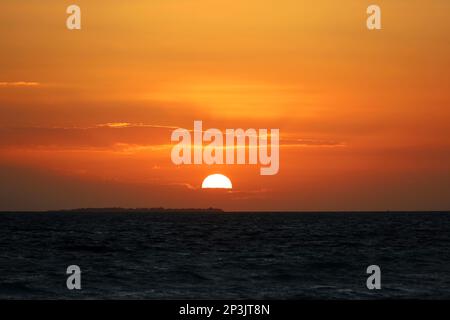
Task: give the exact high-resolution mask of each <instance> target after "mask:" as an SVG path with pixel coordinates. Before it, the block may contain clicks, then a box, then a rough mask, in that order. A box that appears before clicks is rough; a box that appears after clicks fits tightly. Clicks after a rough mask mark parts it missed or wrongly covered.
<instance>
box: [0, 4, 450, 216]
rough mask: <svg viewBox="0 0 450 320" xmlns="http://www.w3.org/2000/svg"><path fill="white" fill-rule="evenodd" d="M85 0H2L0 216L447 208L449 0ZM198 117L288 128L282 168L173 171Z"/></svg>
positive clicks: (222, 124)
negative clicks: (216, 180)
mask: <svg viewBox="0 0 450 320" xmlns="http://www.w3.org/2000/svg"><path fill="white" fill-rule="evenodd" d="M74 3H76V4H77V5H79V6H80V7H81V12H82V29H81V30H79V31H69V30H67V29H66V26H65V21H66V18H67V16H68V15H67V14H66V13H65V11H66V8H67V6H68V5H70V4H72V2H67V3H66V2H58V3H56V2H55V1H50V0H40V1H37V0H29V1H13V0H3V1H2V2H1V4H0V48H1V50H0V210H47V209H64V208H78V207H111V206H122V207H159V206H163V207H175V208H179V207H210V206H213V207H219V208H223V209H226V210H450V91H449V90H450V40H449V39H450V38H449V35H450V20H449V19H448V12H450V2H449V1H447V0H431V1H424V0H421V1H417V0H409V1H406V0H396V1H376V3H377V4H378V5H380V7H381V9H382V28H383V29H382V30H380V31H369V30H368V29H367V28H366V18H367V15H366V8H367V6H368V5H370V4H372V2H369V1H357V0H345V1H334V0H318V1H314V2H310V1H302V0H281V1H280V0H278V1H275V0H270V1H269V0H258V1H256V0H245V1H235V2H230V1H224V0H208V1H206V0H195V1H194V0H153V1H144V0H136V1H133V2H132V3H125V2H123V1H98V0H95V1H92V0H90V1H76V2H74ZM194 120H202V121H203V126H204V128H205V129H207V128H219V129H221V130H225V129H227V128H243V129H247V128H255V129H259V128H268V129H270V128H276V129H280V133H281V137H280V139H281V140H280V145H281V146H280V171H279V173H278V174H277V175H275V176H261V175H260V174H259V165H215V166H207V165H190V166H187V165H185V166H175V165H174V164H172V162H171V159H170V152H171V147H172V145H171V141H170V135H171V132H172V130H174V129H175V128H178V127H181V128H186V129H192V128H193V121H194ZM213 173H221V174H224V175H226V176H228V177H229V178H230V179H231V181H232V183H233V190H232V191H219V190H216V191H211V190H208V191H207V190H201V189H200V186H201V183H202V180H203V179H204V178H205V177H206V176H207V175H209V174H213Z"/></svg>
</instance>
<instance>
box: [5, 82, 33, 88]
mask: <svg viewBox="0 0 450 320" xmlns="http://www.w3.org/2000/svg"><path fill="white" fill-rule="evenodd" d="M40 85H41V83H40V82H36V81H12V82H11V81H0V87H13V88H15V87H38V86H40Z"/></svg>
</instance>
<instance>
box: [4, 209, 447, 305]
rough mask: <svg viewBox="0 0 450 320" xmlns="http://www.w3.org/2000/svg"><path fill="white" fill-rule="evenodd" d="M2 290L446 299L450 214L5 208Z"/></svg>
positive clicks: (37, 294) (97, 295) (57, 294)
mask: <svg viewBox="0 0 450 320" xmlns="http://www.w3.org/2000/svg"><path fill="white" fill-rule="evenodd" d="M372 264H376V265H379V266H380V267H381V283H382V289H381V290H368V289H367V287H366V278H367V277H368V275H367V274H366V268H367V267H368V266H369V265H372ZM69 265H78V266H79V267H80V268H81V272H82V274H81V285H82V290H79V291H77V290H73V291H69V290H68V289H67V288H66V277H67V275H66V268H67V267H68V266H69ZM0 298H3V299H5V298H6V299H23V298H25V299H31V298H40V299H41V298H43V299H61V298H63V299H74V298H76V299H92V298H94V299H104V298H106V299H132V298H133V299H135V298H137V299H234V298H249V299H266V298H267V299H269V298H270V299H380V298H420V299H430V298H437V299H444V298H447V299H449V298H450V214H449V213H223V214H220V213H198V214H195V213H147V214H144V213H20V214H19V213H3V214H0Z"/></svg>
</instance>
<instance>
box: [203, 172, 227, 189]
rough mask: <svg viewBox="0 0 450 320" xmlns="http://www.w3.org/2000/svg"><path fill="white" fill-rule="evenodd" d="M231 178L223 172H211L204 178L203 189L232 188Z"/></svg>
mask: <svg viewBox="0 0 450 320" xmlns="http://www.w3.org/2000/svg"><path fill="white" fill-rule="evenodd" d="M232 188H233V185H232V184H231V180H230V179H228V178H227V177H226V176H224V175H223V174H211V175H209V176H207V177H206V178H205V180H203V183H202V189H232Z"/></svg>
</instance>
